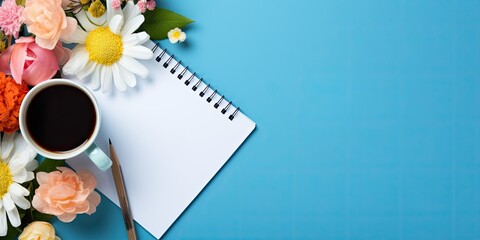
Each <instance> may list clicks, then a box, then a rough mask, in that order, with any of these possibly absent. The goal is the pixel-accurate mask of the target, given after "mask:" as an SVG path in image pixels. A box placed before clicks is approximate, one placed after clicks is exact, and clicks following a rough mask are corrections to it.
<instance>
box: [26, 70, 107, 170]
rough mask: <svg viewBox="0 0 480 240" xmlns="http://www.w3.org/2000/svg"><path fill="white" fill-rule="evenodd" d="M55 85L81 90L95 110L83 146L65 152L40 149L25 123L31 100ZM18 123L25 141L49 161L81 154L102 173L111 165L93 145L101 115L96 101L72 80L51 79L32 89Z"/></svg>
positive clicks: (90, 93) (87, 91) (98, 129)
mask: <svg viewBox="0 0 480 240" xmlns="http://www.w3.org/2000/svg"><path fill="white" fill-rule="evenodd" d="M57 85H66V86H71V87H75V88H77V89H79V90H81V91H82V92H83V93H84V94H85V95H87V96H88V97H89V99H90V100H91V101H92V104H93V106H94V109H95V116H96V119H95V124H94V130H93V132H92V134H91V135H90V137H89V138H88V140H86V141H85V142H84V143H83V144H81V145H79V146H77V147H75V148H73V149H70V150H66V151H51V150H48V149H45V148H43V147H41V146H40V145H39V144H38V143H37V142H36V141H35V140H34V138H32V136H31V134H30V133H29V131H28V125H27V124H28V123H27V112H28V109H29V106H30V103H31V102H32V99H33V98H34V97H35V96H36V95H37V94H38V93H40V92H42V91H43V90H45V89H47V88H49V87H52V86H57ZM19 115H20V116H19V123H20V131H21V132H22V135H23V137H24V138H25V141H26V142H27V143H28V144H29V145H30V146H32V147H33V148H34V149H35V150H36V151H37V152H38V153H39V154H40V155H42V156H44V157H47V158H51V159H69V158H72V157H75V156H77V155H79V154H81V153H83V152H85V153H86V154H87V156H88V157H89V158H90V159H91V160H92V161H93V162H94V163H95V164H96V165H97V167H98V168H100V169H101V170H102V171H106V170H108V169H109V168H110V166H111V165H112V161H111V160H110V158H109V157H108V156H107V155H106V154H105V153H104V152H103V151H102V150H101V149H100V148H99V147H98V146H97V145H96V144H95V143H94V141H95V139H96V137H97V135H98V132H99V131H100V125H101V115H100V109H99V107H98V104H97V101H96V100H95V97H94V96H93V94H92V92H91V91H90V90H88V89H87V88H86V87H84V86H83V85H81V84H79V83H77V82H74V81H72V80H67V79H51V80H47V81H44V82H42V83H40V84H38V85H36V86H35V87H33V88H32V89H31V90H30V91H29V92H28V93H27V95H26V96H25V98H24V99H23V102H22V105H21V106H20V114H19Z"/></svg>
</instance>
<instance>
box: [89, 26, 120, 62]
mask: <svg viewBox="0 0 480 240" xmlns="http://www.w3.org/2000/svg"><path fill="white" fill-rule="evenodd" d="M86 47H87V51H88V54H89V58H90V60H92V61H95V62H97V63H99V64H103V65H112V64H114V63H116V62H117V61H118V60H120V58H121V57H122V53H123V43H122V38H121V37H120V36H119V35H117V34H115V33H113V32H112V31H110V28H108V27H99V28H97V29H95V30H93V31H91V32H90V33H89V34H88V37H87V42H86Z"/></svg>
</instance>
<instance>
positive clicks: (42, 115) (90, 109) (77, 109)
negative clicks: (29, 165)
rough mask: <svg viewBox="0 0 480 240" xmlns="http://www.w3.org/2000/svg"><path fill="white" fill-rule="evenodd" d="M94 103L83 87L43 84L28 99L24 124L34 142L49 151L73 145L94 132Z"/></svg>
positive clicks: (66, 148) (71, 147)
mask: <svg viewBox="0 0 480 240" xmlns="http://www.w3.org/2000/svg"><path fill="white" fill-rule="evenodd" d="M96 120H97V119H96V114H95V107H94V105H93V103H92V101H91V100H90V98H89V97H88V95H86V94H85V93H84V92H83V91H81V90H80V89H78V88H76V87H72V86H68V85H56V86H51V87H47V88H44V89H43V90H41V91H40V92H39V93H37V95H36V96H34V97H33V98H32V100H31V102H30V106H29V107H28V110H27V116H26V123H27V124H26V125H27V130H28V133H30V136H31V137H32V138H33V140H34V141H35V143H37V144H38V145H39V146H40V147H42V148H44V149H45V150H48V151H51V152H63V151H68V150H72V149H75V148H76V147H78V146H80V145H82V144H83V143H85V142H86V141H87V140H88V139H89V138H90V136H91V135H92V134H93V130H94V129H95V122H96Z"/></svg>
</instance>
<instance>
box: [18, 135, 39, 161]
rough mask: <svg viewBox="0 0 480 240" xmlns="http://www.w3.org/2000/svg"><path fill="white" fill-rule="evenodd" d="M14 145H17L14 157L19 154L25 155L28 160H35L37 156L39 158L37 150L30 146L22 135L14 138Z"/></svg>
mask: <svg viewBox="0 0 480 240" xmlns="http://www.w3.org/2000/svg"><path fill="white" fill-rule="evenodd" d="M14 145H15V153H14V154H13V157H15V155H17V154H25V155H27V158H29V159H33V158H34V157H35V156H37V153H36V152H35V150H34V149H33V148H32V147H30V145H28V143H27V142H26V141H25V139H24V138H23V135H22V134H17V135H16V136H15V138H14Z"/></svg>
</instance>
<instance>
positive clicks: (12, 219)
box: [7, 208, 22, 227]
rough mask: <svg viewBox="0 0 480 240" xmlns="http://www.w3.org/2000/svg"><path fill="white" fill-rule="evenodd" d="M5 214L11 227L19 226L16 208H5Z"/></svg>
mask: <svg viewBox="0 0 480 240" xmlns="http://www.w3.org/2000/svg"><path fill="white" fill-rule="evenodd" d="M7 215H8V220H10V224H12V226H13V227H18V226H20V224H21V223H22V222H21V220H20V214H19V213H18V209H17V208H13V209H12V210H10V211H8V210H7Z"/></svg>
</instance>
